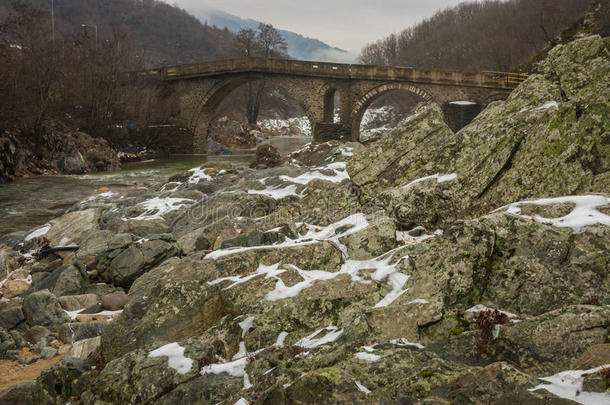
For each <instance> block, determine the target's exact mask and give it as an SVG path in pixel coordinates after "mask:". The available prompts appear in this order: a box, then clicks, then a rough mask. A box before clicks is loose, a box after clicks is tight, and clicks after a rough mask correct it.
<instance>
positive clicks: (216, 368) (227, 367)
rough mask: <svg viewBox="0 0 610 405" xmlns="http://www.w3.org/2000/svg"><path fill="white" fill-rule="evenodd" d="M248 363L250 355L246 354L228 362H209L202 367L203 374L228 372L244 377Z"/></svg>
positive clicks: (234, 375)
mask: <svg viewBox="0 0 610 405" xmlns="http://www.w3.org/2000/svg"><path fill="white" fill-rule="evenodd" d="M247 365H248V357H246V356H244V357H241V358H239V359H237V360H233V361H229V362H226V363H215V364H209V365H207V366H205V367H203V368H202V369H201V375H206V374H220V373H227V374H229V375H232V376H233V377H243V376H244V375H245V374H246V366H247Z"/></svg>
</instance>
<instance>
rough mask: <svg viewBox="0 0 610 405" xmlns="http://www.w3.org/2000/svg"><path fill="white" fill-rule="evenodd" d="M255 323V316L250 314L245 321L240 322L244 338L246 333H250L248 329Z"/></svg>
mask: <svg viewBox="0 0 610 405" xmlns="http://www.w3.org/2000/svg"><path fill="white" fill-rule="evenodd" d="M253 323H254V317H253V316H249V317H247V318H246V319H244V320H243V321H241V322H240V323H238V325H239V327H240V328H241V337H242V339H243V338H244V336H246V333H248V330H250V328H251V327H252V324H253Z"/></svg>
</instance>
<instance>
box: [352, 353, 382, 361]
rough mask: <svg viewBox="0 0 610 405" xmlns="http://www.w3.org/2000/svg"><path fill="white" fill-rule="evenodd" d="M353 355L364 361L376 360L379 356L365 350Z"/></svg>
mask: <svg viewBox="0 0 610 405" xmlns="http://www.w3.org/2000/svg"><path fill="white" fill-rule="evenodd" d="M355 356H356V358H358V359H360V360H364V361H377V360H379V359H380V358H381V356H378V355H376V354H373V353H367V352H358V353H356V354H355Z"/></svg>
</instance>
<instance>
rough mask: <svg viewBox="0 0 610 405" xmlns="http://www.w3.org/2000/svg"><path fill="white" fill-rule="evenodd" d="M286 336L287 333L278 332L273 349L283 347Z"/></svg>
mask: <svg viewBox="0 0 610 405" xmlns="http://www.w3.org/2000/svg"><path fill="white" fill-rule="evenodd" d="M287 336H288V332H280V334H279V335H278V337H277V340H276V341H275V344H274V345H273V347H284V341H285V340H286V337H287Z"/></svg>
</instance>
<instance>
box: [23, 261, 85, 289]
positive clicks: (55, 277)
mask: <svg viewBox="0 0 610 405" xmlns="http://www.w3.org/2000/svg"><path fill="white" fill-rule="evenodd" d="M88 283H89V275H88V274H87V272H86V271H84V269H83V268H82V266H81V265H80V264H79V263H75V264H65V265H63V266H60V267H58V268H57V269H56V270H54V271H53V272H52V273H51V274H49V275H48V276H47V277H45V278H43V279H42V280H40V281H38V282H35V283H33V284H32V286H31V287H30V289H29V290H28V291H27V292H26V294H31V293H32V292H34V291H41V290H49V291H51V292H52V293H53V294H55V295H56V296H58V297H59V296H62V295H77V294H81V293H84V292H85V289H86V287H87V284H88Z"/></svg>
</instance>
